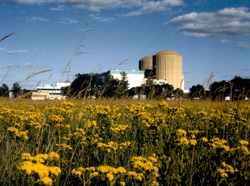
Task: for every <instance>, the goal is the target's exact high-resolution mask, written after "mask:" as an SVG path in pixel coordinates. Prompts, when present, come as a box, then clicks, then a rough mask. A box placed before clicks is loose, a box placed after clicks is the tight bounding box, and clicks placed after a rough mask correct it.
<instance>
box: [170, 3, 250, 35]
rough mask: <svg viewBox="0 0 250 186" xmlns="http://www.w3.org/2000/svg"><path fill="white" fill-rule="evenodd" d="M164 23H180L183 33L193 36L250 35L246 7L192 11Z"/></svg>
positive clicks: (249, 19)
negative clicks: (211, 11)
mask: <svg viewBox="0 0 250 186" xmlns="http://www.w3.org/2000/svg"><path fill="white" fill-rule="evenodd" d="M166 24H173V25H182V26H181V27H180V30H181V31H182V32H183V34H184V35H188V36H193V37H230V36H247V35H250V29H249V28H250V12H249V11H248V8H244V7H241V8H225V9H223V10H220V11H218V12H213V13H207V12H202V13H196V12H192V13H189V14H185V15H182V16H178V17H175V18H173V19H172V20H170V21H168V22H167V23H166Z"/></svg>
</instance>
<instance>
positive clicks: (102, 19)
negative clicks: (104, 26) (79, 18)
mask: <svg viewBox="0 0 250 186" xmlns="http://www.w3.org/2000/svg"><path fill="white" fill-rule="evenodd" d="M89 17H90V18H92V19H93V20H96V21H99V22H105V23H110V22H112V21H113V20H114V19H115V18H113V17H101V16H99V14H90V15H89Z"/></svg>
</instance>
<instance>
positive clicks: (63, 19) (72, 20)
mask: <svg viewBox="0 0 250 186" xmlns="http://www.w3.org/2000/svg"><path fill="white" fill-rule="evenodd" d="M60 23H62V24H67V25H69V24H76V23H78V21H77V20H74V19H70V18H62V19H61V22H60Z"/></svg>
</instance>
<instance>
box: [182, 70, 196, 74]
mask: <svg viewBox="0 0 250 186" xmlns="http://www.w3.org/2000/svg"><path fill="white" fill-rule="evenodd" d="M191 73H194V71H193V70H187V71H183V74H191Z"/></svg>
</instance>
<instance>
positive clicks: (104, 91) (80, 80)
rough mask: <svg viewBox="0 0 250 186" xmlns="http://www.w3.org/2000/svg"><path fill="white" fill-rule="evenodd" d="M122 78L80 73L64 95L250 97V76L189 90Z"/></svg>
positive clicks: (0, 89)
mask: <svg viewBox="0 0 250 186" xmlns="http://www.w3.org/2000/svg"><path fill="white" fill-rule="evenodd" d="M121 76H122V78H121V80H119V79H114V78H113V76H111V75H108V76H101V75H100V74H94V73H89V74H76V78H75V80H74V81H73V82H72V83H71V85H70V86H69V87H65V88H63V89H62V92H63V94H64V95H66V96H68V97H78V98H125V97H133V96H137V98H140V97H143V96H144V97H147V99H168V98H175V99H176V98H178V99H179V98H180V99H181V98H183V97H184V98H186V99H210V100H217V101H222V100H225V98H229V100H246V99H248V98H249V97H250V79H248V78H241V77H240V76H236V77H234V78H233V79H232V80H230V81H225V80H223V81H220V82H213V83H212V84H211V85H210V86H209V89H208V90H206V89H205V88H204V86H203V85H200V84H198V85H193V86H192V87H191V88H190V91H189V93H188V94H184V92H183V90H181V89H179V88H177V89H174V87H173V86H172V85H170V84H163V85H156V84H154V82H153V80H152V79H149V80H148V81H147V82H146V84H143V85H141V86H138V87H133V88H131V89H128V85H129V83H128V80H127V76H126V74H125V73H122V74H121ZM11 91H12V92H13V96H14V97H19V96H20V95H21V94H22V93H23V92H24V91H25V90H23V89H21V86H20V85H19V83H17V82H16V83H14V84H13V86H12V88H11ZM9 92H10V89H9V87H8V86H7V85H6V84H2V86H0V96H1V97H9Z"/></svg>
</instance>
